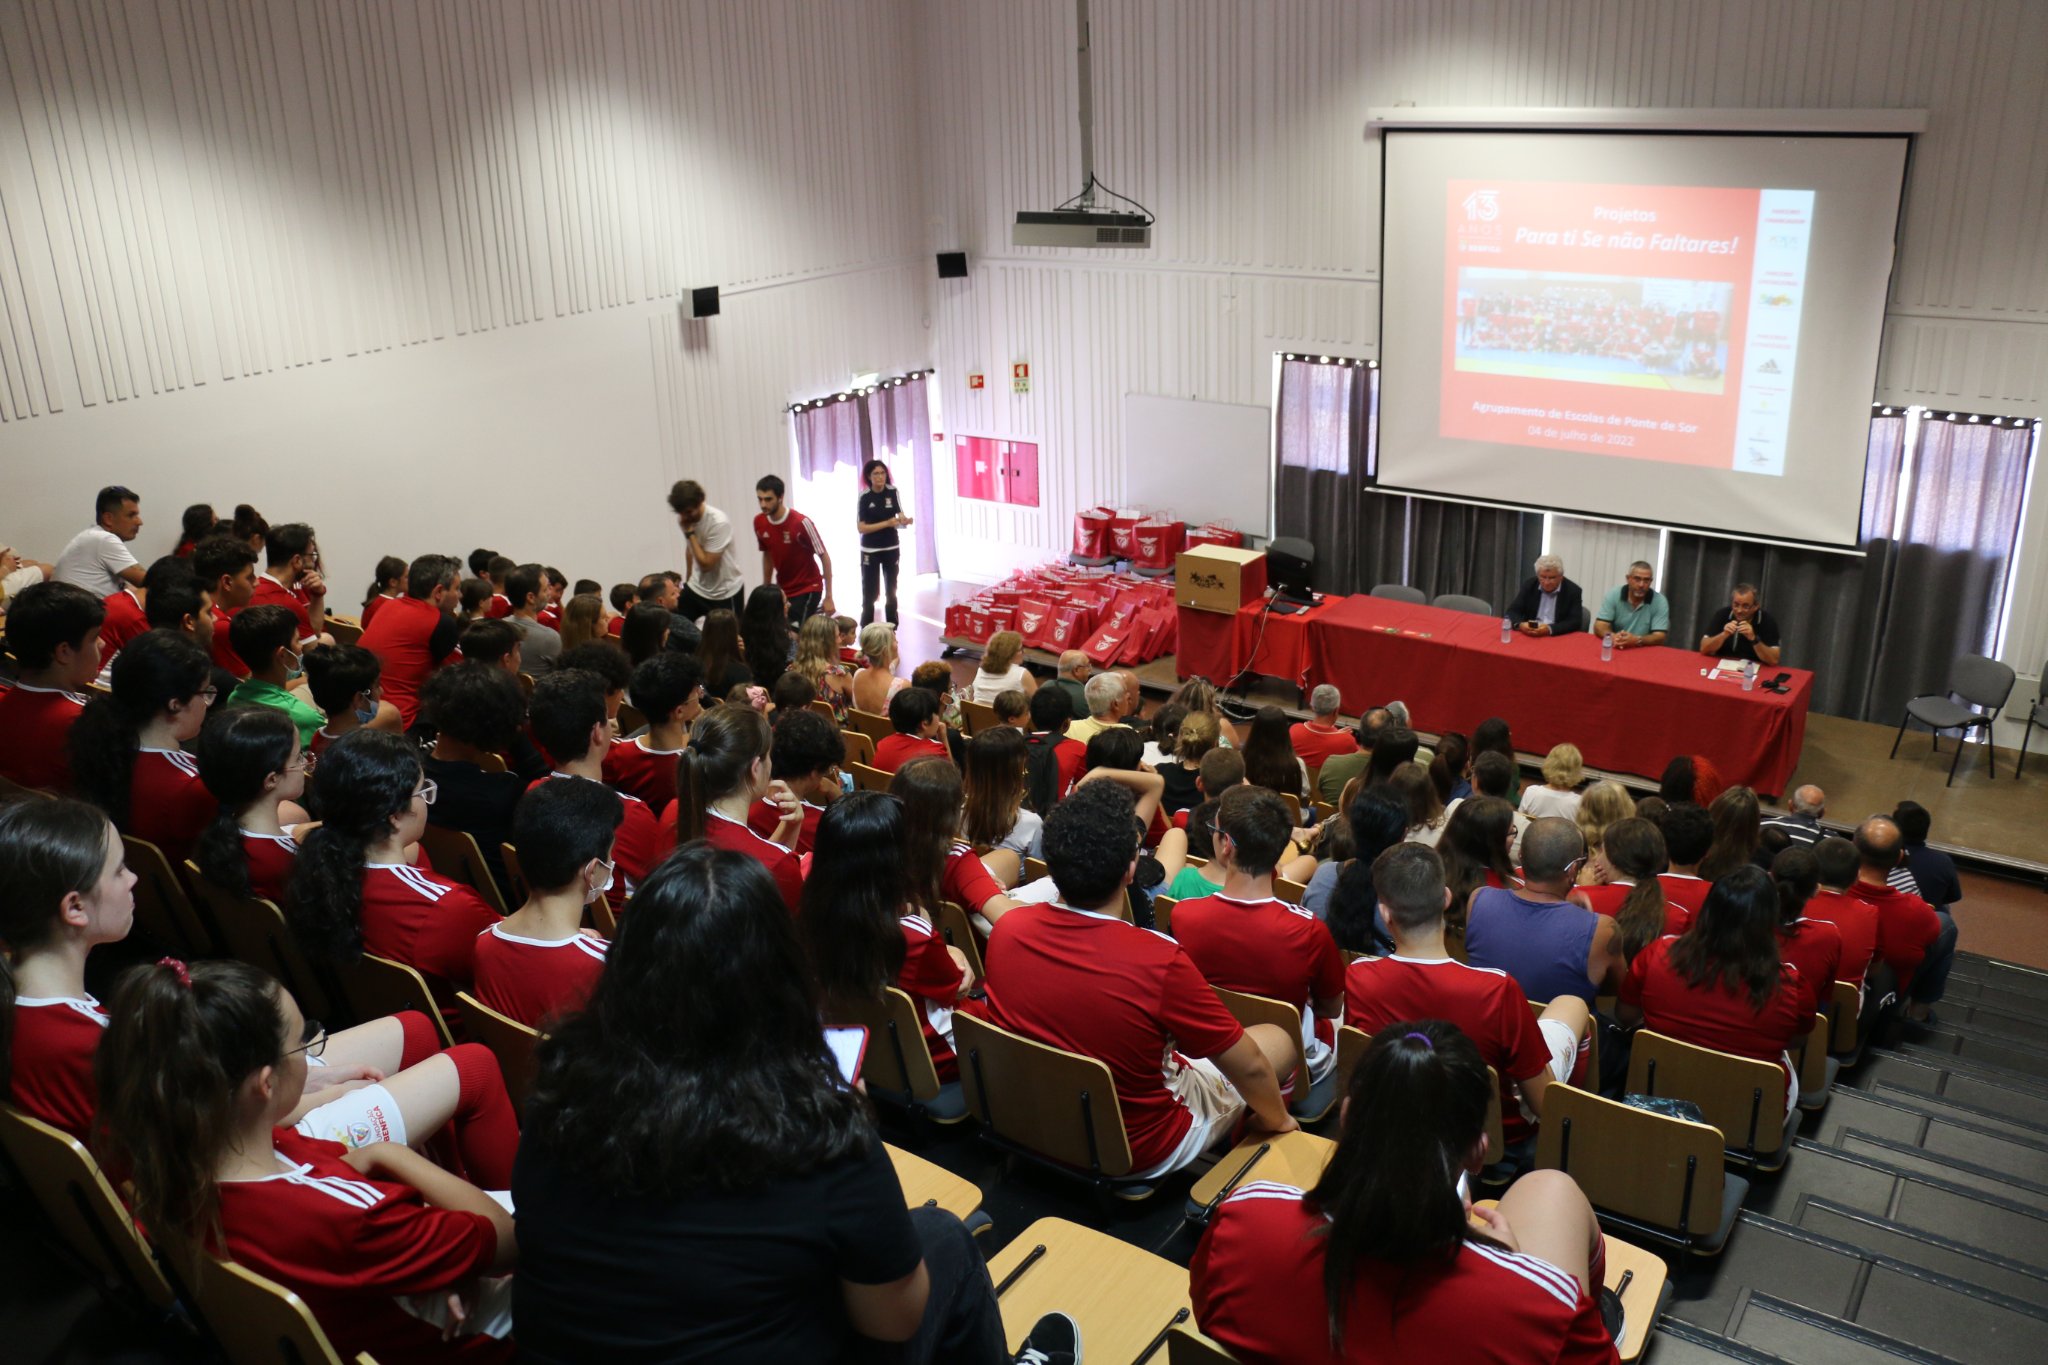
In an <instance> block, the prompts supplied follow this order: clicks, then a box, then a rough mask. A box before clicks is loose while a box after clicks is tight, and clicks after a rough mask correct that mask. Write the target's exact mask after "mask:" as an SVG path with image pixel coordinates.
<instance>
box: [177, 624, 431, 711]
mask: <svg viewBox="0 0 2048 1365" xmlns="http://www.w3.org/2000/svg"><path fill="white" fill-rule="evenodd" d="M440 624H441V609H440V608H439V607H437V606H435V605H434V604H433V603H432V602H427V601H423V600H421V599H420V598H417V597H397V598H393V599H392V600H391V602H390V604H389V605H387V606H386V607H385V609H384V610H382V611H380V612H378V613H377V620H376V622H375V623H374V624H371V625H366V626H365V627H364V628H363V638H362V639H361V640H360V641H358V642H357V643H359V644H361V645H362V647H363V648H364V649H367V650H369V651H370V652H371V653H372V654H374V655H376V656H377V661H378V662H379V663H380V664H382V665H383V671H382V673H381V674H380V675H379V681H380V682H381V684H382V686H383V689H384V700H386V701H388V702H390V703H391V704H392V705H393V706H395V707H397V708H398V715H399V718H400V719H401V720H403V721H404V722H405V724H406V725H407V726H408V727H410V726H411V725H412V723H413V721H414V720H415V719H417V718H418V716H419V713H420V688H421V687H422V686H423V685H424V684H425V683H426V681H427V675H428V674H429V673H432V672H433V671H434V665H435V663H436V662H438V661H437V660H436V659H435V658H434V653H433V639H434V631H435V630H436V629H437V628H438V627H439V626H440ZM225 633H226V632H224V631H215V632H214V637H213V638H214V639H216V640H218V639H219V638H220V637H221V636H222V635H223V634H225ZM244 671H245V672H246V670H244Z"/></svg>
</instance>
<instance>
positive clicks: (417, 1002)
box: [334, 953, 455, 1047]
mask: <svg viewBox="0 0 2048 1365" xmlns="http://www.w3.org/2000/svg"><path fill="white" fill-rule="evenodd" d="M334 980H335V984H336V986H337V988H338V989H339V990H340V992H341V999H342V1003H343V1004H344V1005H345V1006H346V1007H347V1009H348V1011H349V1013H350V1014H352V1015H354V1016H355V1019H356V1022H357V1023H368V1022H369V1021H370V1020H372V1019H382V1018H383V1017H384V1016H385V1015H387V1014H399V1013H402V1012H404V1011H406V1010H418V1011H419V1012H420V1013H421V1014H424V1015H426V1016H427V1017H428V1018H429V1019H432V1020H433V1021H434V1027H435V1028H436V1029H437V1030H438V1031H439V1032H440V1034H441V1045H442V1046H443V1047H452V1046H453V1045H454V1043H455V1036H454V1034H452V1033H450V1032H449V1030H448V1021H447V1019H446V1018H444V1017H443V1016H442V1014H441V1007H440V1006H439V1005H437V1004H435V1003H434V993H433V991H432V990H430V989H428V987H427V979H426V978H425V977H424V976H421V975H420V973H419V969H418V968H416V967H411V966H408V965H407V964H405V963H403V962H393V961H392V960H391V959H390V958H388V957H378V956H377V955H376V954H375V953H364V954H363V955H362V956H361V957H359V958H357V959H356V960H355V961H354V962H351V963H349V964H348V965H347V966H345V967H337V968H335V970H334Z"/></svg>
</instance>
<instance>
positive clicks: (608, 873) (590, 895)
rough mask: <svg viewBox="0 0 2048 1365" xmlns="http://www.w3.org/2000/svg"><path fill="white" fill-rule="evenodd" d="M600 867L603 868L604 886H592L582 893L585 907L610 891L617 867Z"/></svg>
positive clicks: (612, 864) (604, 865)
mask: <svg viewBox="0 0 2048 1365" xmlns="http://www.w3.org/2000/svg"><path fill="white" fill-rule="evenodd" d="M600 866H602V867H603V868H604V885H603V886H593V887H591V888H590V889H589V890H587V891H585V892H584V893H583V903H584V904H585V905H589V904H590V903H591V902H593V901H595V900H596V899H597V898H598V897H599V896H602V895H603V894H604V893H605V892H607V891H609V890H611V889H612V877H613V874H614V873H615V872H616V871H617V868H618V865H617V864H616V863H601V864H600Z"/></svg>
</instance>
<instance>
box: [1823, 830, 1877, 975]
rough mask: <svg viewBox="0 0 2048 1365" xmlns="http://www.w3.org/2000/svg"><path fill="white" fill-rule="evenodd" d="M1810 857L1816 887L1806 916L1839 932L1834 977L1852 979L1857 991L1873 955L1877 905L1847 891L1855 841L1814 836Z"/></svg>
mask: <svg viewBox="0 0 2048 1365" xmlns="http://www.w3.org/2000/svg"><path fill="white" fill-rule="evenodd" d="M1813 860H1814V862H1815V864H1816V865H1817V866H1818V867H1819V869H1820V890H1818V891H1816V892H1814V893H1813V899H1812V900H1810V901H1808V902H1807V903H1806V918H1808V919H1819V920H1826V921H1827V922H1828V923H1830V924H1832V925H1834V926H1835V929H1836V930H1837V931H1838V932H1839V933H1840V934H1841V936H1842V959H1841V961H1840V962H1838V963H1836V964H1835V979H1836V980H1838V981H1847V982H1851V983H1853V984H1854V985H1855V987H1856V990H1857V993H1858V994H1859V995H1860V994H1861V993H1862V990H1863V979H1864V977H1866V976H1867V975H1868V974H1869V972H1870V967H1871V962H1872V960H1873V959H1874V958H1876V956H1877V907H1876V906H1875V905H1872V904H1871V903H1870V902H1869V901H1867V900H1864V899H1863V898H1862V897H1861V896H1854V895H1851V894H1850V893H1849V888H1850V887H1851V886H1853V885H1855V882H1856V865H1857V863H1858V862H1859V861H1860V860H1859V858H1858V857H1857V854H1856V845H1854V844H1852V843H1850V842H1849V841H1848V840H1847V839H1840V838H1836V837H1834V836H1832V835H1830V836H1829V837H1827V838H1825V839H1818V840H1815V841H1814V845H1813Z"/></svg>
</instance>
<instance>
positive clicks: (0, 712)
mask: <svg viewBox="0 0 2048 1365" xmlns="http://www.w3.org/2000/svg"><path fill="white" fill-rule="evenodd" d="M106 619H107V607H106V603H104V602H103V601H101V600H100V599H99V598H97V597H95V596H93V595H92V594H91V593H89V592H87V591H86V590H85V589H84V588H81V587H79V586H78V585H77V584H75V583H54V582H44V583H35V584H31V585H30V586H29V587H26V588H23V589H22V590H21V592H20V593H19V594H18V595H17V596H16V597H15V598H14V599H13V601H12V602H11V603H9V605H8V611H7V648H8V650H9V652H11V653H12V654H13V655H14V659H15V663H16V664H17V666H18V667H19V668H20V674H19V676H18V677H17V678H16V679H15V682H14V686H12V687H10V688H8V689H7V690H6V691H4V692H0V777H4V778H6V779H8V780H9V781H11V782H18V783H20V784H21V785H22V786H24V787H37V788H41V789H43V790H45V791H55V792H65V791H69V790H71V754H70V749H69V747H68V742H69V739H70V735H71V723H72V722H73V721H75V720H77V719H78V714H79V712H81V711H83V710H85V703H86V696H85V692H86V689H87V688H89V687H91V686H92V680H93V679H94V678H95V677H96V676H98V674H99V671H100V625H101V623H102V622H104V621H105V620H106Z"/></svg>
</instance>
